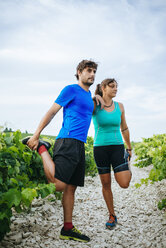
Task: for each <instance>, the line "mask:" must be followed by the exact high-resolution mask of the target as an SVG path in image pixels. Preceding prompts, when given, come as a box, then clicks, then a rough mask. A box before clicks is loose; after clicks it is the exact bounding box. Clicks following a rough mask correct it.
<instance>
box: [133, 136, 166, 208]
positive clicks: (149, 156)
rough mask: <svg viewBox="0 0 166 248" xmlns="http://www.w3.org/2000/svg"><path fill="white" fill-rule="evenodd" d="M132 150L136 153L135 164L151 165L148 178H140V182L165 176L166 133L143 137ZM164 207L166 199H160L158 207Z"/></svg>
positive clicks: (150, 181)
mask: <svg viewBox="0 0 166 248" xmlns="http://www.w3.org/2000/svg"><path fill="white" fill-rule="evenodd" d="M134 152H135V154H136V155H137V159H136V163H135V166H138V167H141V168H142V167H147V166H149V165H153V168H152V169H151V171H150V173H149V177H148V178H142V179H141V182H140V184H139V183H137V184H136V185H135V186H136V187H140V186H141V184H143V183H144V184H148V183H154V182H156V181H161V180H162V179H165V178H166V134H160V135H153V137H151V138H147V139H145V138H143V140H142V142H140V143H137V144H135V147H134ZM164 207H166V199H165V198H164V199H161V201H160V202H159V203H158V208H159V209H162V208H164Z"/></svg>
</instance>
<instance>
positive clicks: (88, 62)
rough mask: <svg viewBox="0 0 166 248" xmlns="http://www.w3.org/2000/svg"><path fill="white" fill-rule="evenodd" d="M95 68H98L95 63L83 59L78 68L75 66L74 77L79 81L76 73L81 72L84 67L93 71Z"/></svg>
mask: <svg viewBox="0 0 166 248" xmlns="http://www.w3.org/2000/svg"><path fill="white" fill-rule="evenodd" d="M97 66H98V64H97V63H95V62H94V61H92V60H85V59H84V60H82V61H81V62H80V63H79V64H78V66H77V68H76V70H77V72H76V74H75V76H76V78H77V80H78V79H79V77H78V71H80V72H82V71H83V70H84V69H85V68H86V67H90V68H94V69H96V70H97Z"/></svg>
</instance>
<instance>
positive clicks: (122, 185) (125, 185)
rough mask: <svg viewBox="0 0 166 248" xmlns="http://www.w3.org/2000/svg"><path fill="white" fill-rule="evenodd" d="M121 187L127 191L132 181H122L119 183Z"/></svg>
mask: <svg viewBox="0 0 166 248" xmlns="http://www.w3.org/2000/svg"><path fill="white" fill-rule="evenodd" d="M118 184H119V186H120V187H121V188H123V189H127V188H128V187H129V185H130V181H122V182H118Z"/></svg>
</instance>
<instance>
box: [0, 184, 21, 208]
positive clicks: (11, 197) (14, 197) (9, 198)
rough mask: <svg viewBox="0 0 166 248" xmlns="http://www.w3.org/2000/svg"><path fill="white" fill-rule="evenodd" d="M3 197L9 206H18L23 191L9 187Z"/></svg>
mask: <svg viewBox="0 0 166 248" xmlns="http://www.w3.org/2000/svg"><path fill="white" fill-rule="evenodd" d="M3 199H4V201H6V202H7V204H8V206H9V208H11V207H13V206H18V205H19V204H20V201H21V193H20V191H18V190H17V189H9V191H8V192H6V193H4V195H3Z"/></svg>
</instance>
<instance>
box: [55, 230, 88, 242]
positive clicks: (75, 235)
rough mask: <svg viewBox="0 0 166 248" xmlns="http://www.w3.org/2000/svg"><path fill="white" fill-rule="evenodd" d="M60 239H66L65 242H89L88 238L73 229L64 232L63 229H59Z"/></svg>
mask: <svg viewBox="0 0 166 248" xmlns="http://www.w3.org/2000/svg"><path fill="white" fill-rule="evenodd" d="M60 239H67V240H77V241H81V242H89V241H90V238H89V237H87V236H85V235H84V234H82V233H81V232H80V231H79V230H77V229H76V228H75V227H73V228H72V229H70V230H68V231H65V230H64V227H63V228H62V229H61V234H60Z"/></svg>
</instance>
